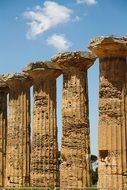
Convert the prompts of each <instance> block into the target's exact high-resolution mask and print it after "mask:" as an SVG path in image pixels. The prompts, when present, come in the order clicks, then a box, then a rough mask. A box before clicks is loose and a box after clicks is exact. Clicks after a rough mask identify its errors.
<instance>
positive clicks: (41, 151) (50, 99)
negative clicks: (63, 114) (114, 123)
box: [23, 61, 61, 187]
mask: <svg viewBox="0 0 127 190" xmlns="http://www.w3.org/2000/svg"><path fill="white" fill-rule="evenodd" d="M50 64H52V62H46V61H45V62H36V63H31V64H29V65H27V66H26V67H25V68H24V70H23V71H24V72H27V73H29V75H30V76H31V77H32V78H33V88H34V106H33V122H32V150H31V174H30V175H31V186H34V187H56V186H58V185H59V184H58V176H57V175H58V159H57V153H58V143H57V125H56V78H57V77H58V76H59V75H60V74H61V72H60V71H59V70H55V69H53V68H52V67H51V68H50V67H49V65H50Z"/></svg>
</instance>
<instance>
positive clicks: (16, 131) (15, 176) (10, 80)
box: [4, 73, 31, 187]
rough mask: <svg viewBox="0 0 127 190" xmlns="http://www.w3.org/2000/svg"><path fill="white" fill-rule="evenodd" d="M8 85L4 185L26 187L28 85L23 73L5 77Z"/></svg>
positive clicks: (28, 112) (28, 155)
mask: <svg viewBox="0 0 127 190" xmlns="http://www.w3.org/2000/svg"><path fill="white" fill-rule="evenodd" d="M4 80H5V81H6V83H7V84H8V86H9V116H8V117H9V118H8V130H7V156H6V184H5V185H6V186H7V187H21V186H29V180H30V179H29V175H30V174H29V173H30V169H29V167H30V162H29V161H30V89H29V88H30V86H31V79H30V78H29V77H28V75H25V74H18V73H16V74H6V75H4Z"/></svg>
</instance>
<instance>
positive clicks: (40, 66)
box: [23, 61, 61, 80]
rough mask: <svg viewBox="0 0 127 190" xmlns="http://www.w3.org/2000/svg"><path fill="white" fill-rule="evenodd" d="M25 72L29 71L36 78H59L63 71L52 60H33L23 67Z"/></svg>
mask: <svg viewBox="0 0 127 190" xmlns="http://www.w3.org/2000/svg"><path fill="white" fill-rule="evenodd" d="M23 72H25V73H28V74H29V75H30V76H31V77H32V78H33V79H34V80H35V79H39V78H40V79H42V78H44V79H47V78H49V79H50V78H57V77H58V76H59V75H61V71H60V70H59V68H57V67H56V66H55V64H54V63H53V62H52V61H37V62H32V63H30V64H28V65H26V66H25V67H24V68H23Z"/></svg>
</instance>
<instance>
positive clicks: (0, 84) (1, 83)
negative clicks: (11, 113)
mask: <svg viewBox="0 0 127 190" xmlns="http://www.w3.org/2000/svg"><path fill="white" fill-rule="evenodd" d="M0 91H8V87H7V84H6V83H5V82H4V80H3V77H2V75H0Z"/></svg>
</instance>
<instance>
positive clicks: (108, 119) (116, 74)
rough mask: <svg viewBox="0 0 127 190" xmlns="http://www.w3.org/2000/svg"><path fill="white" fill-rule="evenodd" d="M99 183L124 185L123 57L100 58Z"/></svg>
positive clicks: (126, 125)
mask: <svg viewBox="0 0 127 190" xmlns="http://www.w3.org/2000/svg"><path fill="white" fill-rule="evenodd" d="M100 62H101V63H100V100H99V186H100V187H101V188H106V187H107V188H116V189H119V188H123V187H125V186H126V185H127V176H124V175H125V174H127V144H126V138H127V118H126V112H127V107H126V103H127V102H126V101H127V100H126V95H127V94H126V93H127V87H126V85H127V84H126V82H127V80H126V72H127V64H126V58H122V57H109V58H108V57H107V58H103V59H101V60H100Z"/></svg>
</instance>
